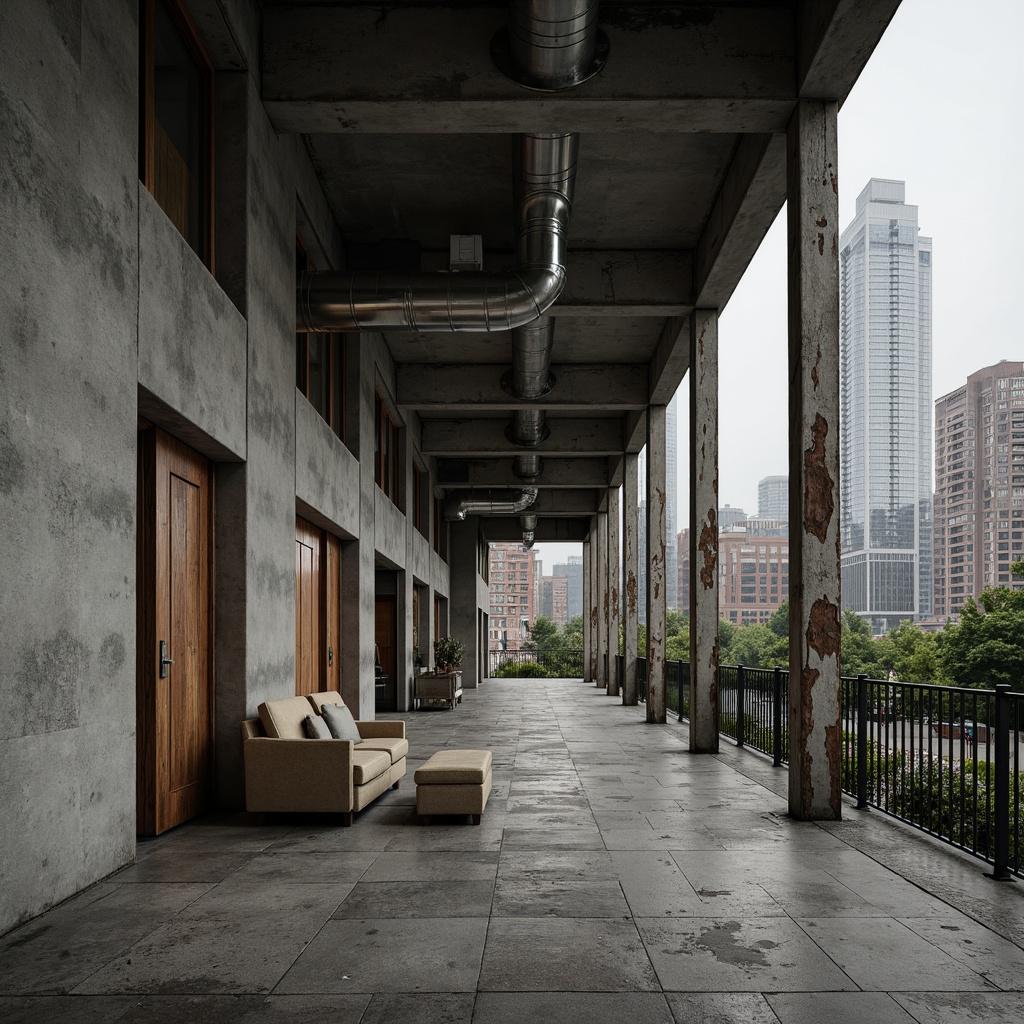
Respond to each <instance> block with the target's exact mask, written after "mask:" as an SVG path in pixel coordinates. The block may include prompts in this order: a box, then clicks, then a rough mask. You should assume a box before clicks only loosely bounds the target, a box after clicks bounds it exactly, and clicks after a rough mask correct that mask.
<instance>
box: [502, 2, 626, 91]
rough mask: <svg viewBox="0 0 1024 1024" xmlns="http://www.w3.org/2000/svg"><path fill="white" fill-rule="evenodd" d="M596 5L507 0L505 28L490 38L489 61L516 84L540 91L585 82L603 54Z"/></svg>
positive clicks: (602, 60)
mask: <svg viewBox="0 0 1024 1024" xmlns="http://www.w3.org/2000/svg"><path fill="white" fill-rule="evenodd" d="M597 8H598V0H513V2H512V3H511V4H510V5H509V16H508V28H507V29H501V30H500V31H499V32H498V33H497V35H496V36H495V37H494V39H493V40H492V42H491V55H492V56H493V58H494V62H495V64H497V65H498V67H499V68H500V69H501V70H502V71H503V72H504V73H505V74H506V75H508V77H509V78H511V79H513V80H514V81H516V82H518V83H519V84H520V85H524V86H526V87H527V88H528V89H538V90H541V91H542V92H557V91H559V90H560V89H571V88H572V87H573V86H574V85H579V84H580V82H585V81H586V80H587V79H588V78H591V77H593V76H594V75H596V74H597V73H598V72H599V71H600V70H601V68H603V67H604V63H605V60H606V59H607V57H608V39H607V37H606V36H605V34H604V33H603V32H601V31H600V29H598V27H597Z"/></svg>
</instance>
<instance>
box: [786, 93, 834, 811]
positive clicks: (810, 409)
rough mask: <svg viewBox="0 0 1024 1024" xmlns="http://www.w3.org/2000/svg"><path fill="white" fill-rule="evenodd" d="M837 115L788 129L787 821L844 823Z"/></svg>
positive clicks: (806, 113)
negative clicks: (790, 819) (840, 580)
mask: <svg viewBox="0 0 1024 1024" xmlns="http://www.w3.org/2000/svg"><path fill="white" fill-rule="evenodd" d="M836 109H837V107H836V104H835V103H833V102H827V101H824V102H823V101H812V100H806V101H803V102H801V103H800V104H799V105H798V107H797V109H796V112H795V113H794V115H793V118H792V120H791V121H790V123H789V133H788V159H787V174H788V185H787V198H788V215H787V216H788V230H789V705H790V713H789V812H790V814H792V815H793V817H795V818H800V819H804V820H811V819H831V820H836V819H838V818H839V817H840V816H841V812H842V802H841V800H840V774H839V767H840V765H839V754H840V745H841V742H842V731H841V728H840V715H839V638H840V603H839V556H840V549H839V543H840V542H839V186H838V174H837V145H836Z"/></svg>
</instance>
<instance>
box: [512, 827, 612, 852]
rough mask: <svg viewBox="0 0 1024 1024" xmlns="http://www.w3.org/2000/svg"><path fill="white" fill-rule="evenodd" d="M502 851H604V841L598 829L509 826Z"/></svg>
mask: <svg viewBox="0 0 1024 1024" xmlns="http://www.w3.org/2000/svg"><path fill="white" fill-rule="evenodd" d="M501 848H502V850H603V849H604V848H605V844H604V839H603V838H602V836H601V831H600V829H598V828H596V827H595V828H590V829H583V828H574V829H560V828H552V829H543V828H517V827H516V826H515V825H507V826H506V827H505V829H504V834H503V836H502V840H501Z"/></svg>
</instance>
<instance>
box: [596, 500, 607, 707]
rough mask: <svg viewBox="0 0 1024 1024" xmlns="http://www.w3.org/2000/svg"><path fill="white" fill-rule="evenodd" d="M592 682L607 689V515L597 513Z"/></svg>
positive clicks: (605, 513)
mask: <svg viewBox="0 0 1024 1024" xmlns="http://www.w3.org/2000/svg"><path fill="white" fill-rule="evenodd" d="M594 682H595V683H596V684H597V685H598V686H600V687H602V688H604V689H607V687H608V513H607V512H598V513H597V674H596V676H595V677H594Z"/></svg>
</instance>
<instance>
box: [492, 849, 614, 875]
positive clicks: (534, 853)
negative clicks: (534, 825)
mask: <svg viewBox="0 0 1024 1024" xmlns="http://www.w3.org/2000/svg"><path fill="white" fill-rule="evenodd" d="M498 877H499V878H549V879H554V878H559V879H577V880H579V881H594V880H595V879H606V880H615V879H617V878H618V872H617V871H616V870H615V867H614V865H613V863H612V859H611V857H610V856H609V854H608V853H607V852H606V851H604V850H505V849H503V850H502V851H501V860H500V861H499V862H498Z"/></svg>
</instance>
